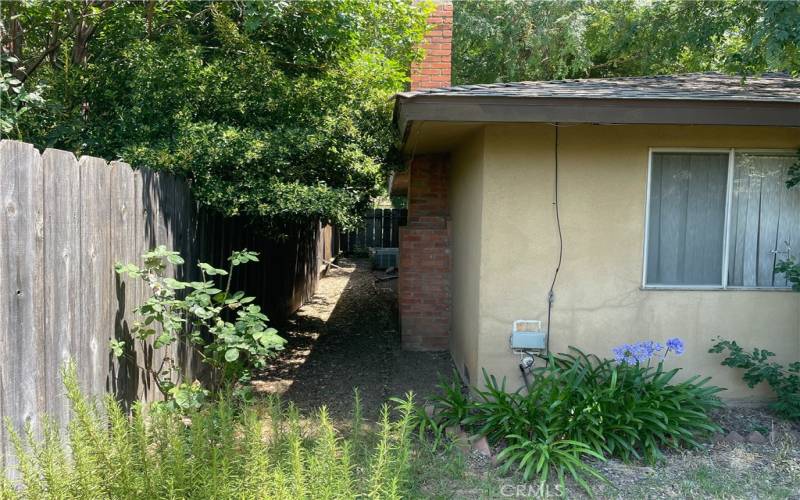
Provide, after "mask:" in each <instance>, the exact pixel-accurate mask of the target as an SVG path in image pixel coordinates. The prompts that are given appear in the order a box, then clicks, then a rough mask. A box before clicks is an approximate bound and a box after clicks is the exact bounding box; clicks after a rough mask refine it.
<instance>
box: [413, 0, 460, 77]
mask: <svg viewBox="0 0 800 500" xmlns="http://www.w3.org/2000/svg"><path fill="white" fill-rule="evenodd" d="M434 3H435V4H436V10H435V11H434V12H433V13H432V14H431V15H430V16H429V17H428V31H427V33H426V34H425V39H424V40H423V42H422V48H423V49H424V50H425V58H424V59H423V60H422V61H420V62H418V63H415V64H414V65H413V66H412V67H411V90H418V89H432V88H437V87H449V86H450V55H451V53H452V51H453V43H452V42H453V3H452V2H451V1H450V0H436V1H434Z"/></svg>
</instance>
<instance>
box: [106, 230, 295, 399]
mask: <svg viewBox="0 0 800 500" xmlns="http://www.w3.org/2000/svg"><path fill="white" fill-rule="evenodd" d="M142 257H143V258H144V265H143V266H142V267H141V268H139V267H137V266H136V265H134V264H124V265H123V264H117V266H116V271H117V273H120V274H126V275H128V276H129V277H131V278H136V279H141V280H142V282H143V283H144V285H145V286H146V287H147V288H148V289H149V290H150V291H151V292H152V295H151V296H150V297H148V299H147V300H146V301H145V303H144V304H142V305H141V306H139V307H137V308H136V310H135V312H136V313H137V314H138V315H139V316H141V320H139V321H136V322H135V323H134V325H133V328H132V332H131V333H132V335H133V337H134V338H135V339H136V340H138V341H140V342H141V343H142V344H143V345H146V344H147V343H149V342H152V345H153V348H154V349H163V348H165V347H167V346H170V345H172V344H174V343H175V342H177V341H178V340H179V339H180V338H184V339H186V340H187V341H188V342H189V343H190V344H191V345H193V346H194V347H195V351H196V352H197V354H198V355H199V356H200V358H201V359H202V360H203V362H204V363H205V364H206V365H208V367H209V368H211V380H210V382H211V389H212V391H213V392H217V391H219V389H221V388H222V387H224V386H229V385H232V384H236V383H240V382H247V381H249V380H250V378H251V376H252V374H253V372H254V371H255V370H258V369H260V368H263V367H264V366H266V362H267V360H268V359H269V358H270V357H271V356H272V355H273V354H274V352H275V351H276V350H279V349H282V348H283V344H284V342H285V341H284V340H283V339H282V338H281V337H280V336H278V332H277V330H275V329H274V328H269V327H267V320H268V318H267V316H266V315H264V314H263V313H262V312H261V308H260V307H259V306H257V305H254V304H252V303H251V302H253V300H255V297H246V296H245V294H244V292H241V291H238V292H231V290H230V288H231V280H232V278H233V272H234V269H235V268H236V267H238V266H240V265H242V264H246V263H248V262H257V261H258V254H257V253H256V252H250V251H247V250H242V251H236V252H233V253H232V254H231V256H230V257H229V258H228V261H229V262H230V266H229V268H228V270H224V269H216V268H214V267H213V266H211V265H209V264H206V263H205V262H200V263H198V264H197V266H198V268H200V272H201V276H202V281H179V280H176V279H174V278H169V277H167V276H165V271H166V269H167V266H168V265H172V266H179V265H182V264H184V260H183V258H182V257H181V256H180V254H179V253H178V252H174V251H170V250H167V248H166V247H164V246H163V245H161V246H159V247H157V248H156V249H155V250H153V251H151V252H148V253H146V254H144V255H143V256H142ZM216 276H220V277H227V281H226V283H225V284H224V285H223V284H219V285H218V284H217V283H216V282H215V281H214V279H213V278H211V277H216ZM218 286H220V287H224V288H218ZM111 350H112V352H113V353H114V354H115V355H117V356H122V355H124V354H125V345H124V342H123V341H120V340H112V341H111ZM151 358H152V357H151V356H147V357H146V359H145V360H144V362H145V366H144V369H146V370H147V371H148V372H149V373H151V374H152V375H153V376H154V378H155V380H156V382H157V384H158V387H159V389H160V390H161V392H162V393H163V394H164V395H165V396H169V397H170V399H171V401H173V402H174V403H175V404H177V405H178V406H179V407H181V408H187V409H188V408H195V407H198V406H199V404H200V403H201V402H202V400H203V398H204V397H205V393H204V391H203V390H202V388H199V387H197V386H196V385H195V384H185V383H184V384H180V385H177V386H176V385H175V383H174V382H173V380H174V379H175V378H176V376H177V375H178V374H179V373H180V369H179V367H177V366H175V365H174V363H173V362H172V360H171V358H170V357H169V356H164V357H163V361H162V363H161V365H160V366H158V367H154V366H152V365H151V363H152V359H151Z"/></svg>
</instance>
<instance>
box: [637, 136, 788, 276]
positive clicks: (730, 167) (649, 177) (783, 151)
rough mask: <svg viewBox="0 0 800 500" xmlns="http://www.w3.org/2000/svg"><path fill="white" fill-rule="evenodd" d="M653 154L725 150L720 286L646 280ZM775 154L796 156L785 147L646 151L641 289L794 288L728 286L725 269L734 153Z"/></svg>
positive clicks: (655, 149)
mask: <svg viewBox="0 0 800 500" xmlns="http://www.w3.org/2000/svg"><path fill="white" fill-rule="evenodd" d="M653 153H726V154H727V155H728V177H727V183H726V187H725V217H724V224H725V227H724V228H723V233H722V245H723V248H722V277H721V278H722V279H721V281H720V283H721V284H720V285H653V284H648V283H647V253H648V247H649V243H650V241H649V240H650V191H651V188H652V172H653ZM737 153H744V154H748V153H750V154H774V155H787V156H789V155H792V156H796V155H797V151H796V150H793V149H786V148H697V147H651V148H648V152H647V183H646V185H645V210H644V247H643V249H642V282H641V289H642V290H697V291H703V290H733V291H736V290H740V291H741V290H744V291H769V292H786V291H789V292H791V291H793V290H792V287H791V286H787V287H764V286H760V287H759V286H731V285H728V268H729V265H730V255H729V253H730V234H731V231H730V229H731V228H730V226H731V203H732V201H733V177H734V173H735V168H736V154H737Z"/></svg>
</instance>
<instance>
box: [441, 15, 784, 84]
mask: <svg viewBox="0 0 800 500" xmlns="http://www.w3.org/2000/svg"><path fill="white" fill-rule="evenodd" d="M454 14H455V19H454V32H453V36H454V42H453V51H454V52H453V75H454V81H455V83H457V84H460V83H491V82H495V81H520V80H548V79H559V78H580V77H589V76H591V77H613V76H637V75H653V74H668V73H685V72H697V71H723V72H727V73H734V74H742V75H752V74H757V73H762V72H765V71H787V72H790V73H792V74H795V75H797V74H799V73H800V2H797V1H795V0H775V1H752V0H728V1H724V2H722V1H716V0H700V1H686V0H665V1H659V2H641V1H637V0H572V1H567V2H551V1H547V0H507V1H498V2H482V1H479V0H465V1H462V2H458V4H457V7H456V9H455V13H454Z"/></svg>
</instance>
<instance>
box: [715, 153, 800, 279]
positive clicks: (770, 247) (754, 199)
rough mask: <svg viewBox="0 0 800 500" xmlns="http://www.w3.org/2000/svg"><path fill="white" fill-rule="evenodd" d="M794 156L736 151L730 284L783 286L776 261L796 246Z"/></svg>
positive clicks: (799, 241)
mask: <svg viewBox="0 0 800 500" xmlns="http://www.w3.org/2000/svg"><path fill="white" fill-rule="evenodd" d="M795 161H796V157H794V156H791V155H780V154H756V153H736V156H735V162H734V175H733V191H732V193H731V216H730V217H731V220H730V233H731V234H730V238H729V249H728V259H729V265H728V285H729V286H744V287H786V286H790V285H789V284H788V283H787V281H786V278H785V277H784V276H783V275H781V274H776V273H775V264H776V263H778V262H780V261H781V260H785V259H786V258H787V257H789V256H791V257H794V258H797V257H798V254H799V253H800V252H798V250H800V189H798V188H794V189H787V188H786V179H787V177H788V170H789V167H791V166H792V164H793V163H794V162H795Z"/></svg>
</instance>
